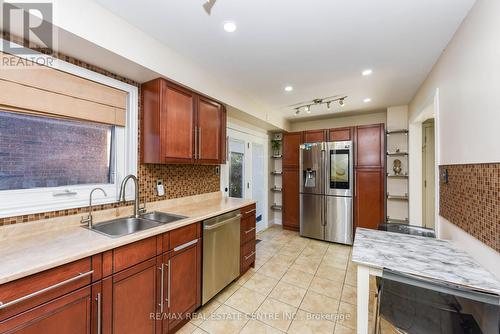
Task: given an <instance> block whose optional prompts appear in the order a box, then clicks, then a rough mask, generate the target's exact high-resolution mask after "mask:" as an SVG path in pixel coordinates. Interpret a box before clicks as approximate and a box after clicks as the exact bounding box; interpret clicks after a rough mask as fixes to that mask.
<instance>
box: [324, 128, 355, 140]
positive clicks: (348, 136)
mask: <svg viewBox="0 0 500 334" xmlns="http://www.w3.org/2000/svg"><path fill="white" fill-rule="evenodd" d="M328 132H329V133H328V140H329V141H349V140H352V128H337V129H330V130H329V131H328Z"/></svg>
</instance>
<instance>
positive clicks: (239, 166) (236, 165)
mask: <svg viewBox="0 0 500 334" xmlns="http://www.w3.org/2000/svg"><path fill="white" fill-rule="evenodd" d="M228 164H229V196H230V197H237V198H243V197H244V195H245V187H244V182H245V174H244V173H245V142H244V141H240V140H235V139H232V138H230V139H229V162H228Z"/></svg>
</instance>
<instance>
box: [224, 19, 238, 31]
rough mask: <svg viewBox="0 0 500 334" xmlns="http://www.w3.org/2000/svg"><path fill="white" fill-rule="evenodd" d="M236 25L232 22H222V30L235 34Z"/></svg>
mask: <svg viewBox="0 0 500 334" xmlns="http://www.w3.org/2000/svg"><path fill="white" fill-rule="evenodd" d="M236 28H237V27H236V23H234V22H232V21H227V22H224V30H225V31H227V32H235V31H236Z"/></svg>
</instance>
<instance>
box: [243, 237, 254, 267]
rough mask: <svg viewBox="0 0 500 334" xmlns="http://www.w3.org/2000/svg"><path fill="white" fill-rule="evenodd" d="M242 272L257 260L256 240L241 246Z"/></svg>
mask: <svg viewBox="0 0 500 334" xmlns="http://www.w3.org/2000/svg"><path fill="white" fill-rule="evenodd" d="M240 254H241V260H240V273H244V272H245V271H247V269H248V268H250V267H251V266H252V264H253V263H254V262H255V240H251V241H249V242H247V243H245V244H244V245H242V246H241V250H240Z"/></svg>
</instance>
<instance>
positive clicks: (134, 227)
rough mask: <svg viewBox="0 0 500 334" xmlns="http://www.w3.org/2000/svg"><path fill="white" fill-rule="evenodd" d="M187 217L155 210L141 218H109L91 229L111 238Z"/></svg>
mask: <svg viewBox="0 0 500 334" xmlns="http://www.w3.org/2000/svg"><path fill="white" fill-rule="evenodd" d="M184 218H187V217H185V216H180V215H174V214H171V213H165V212H159V211H153V212H149V213H145V214H142V215H140V216H139V218H134V217H126V218H118V219H113V220H108V221H105V222H102V223H98V224H95V225H93V226H92V228H91V230H92V231H95V232H97V233H100V234H104V235H106V236H108V237H111V238H118V237H122V236H124V235H128V234H132V233H136V232H140V231H144V230H147V229H150V228H153V227H158V226H162V225H165V224H170V223H173V222H176V221H178V220H181V219H184Z"/></svg>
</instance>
